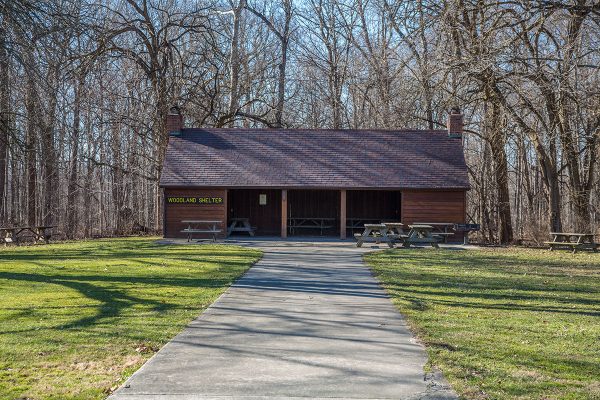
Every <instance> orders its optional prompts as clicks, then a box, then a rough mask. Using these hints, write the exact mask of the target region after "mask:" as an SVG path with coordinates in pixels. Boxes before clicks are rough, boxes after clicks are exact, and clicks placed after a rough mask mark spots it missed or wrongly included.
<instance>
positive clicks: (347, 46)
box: [0, 0, 600, 243]
mask: <svg viewBox="0 0 600 400" xmlns="http://www.w3.org/2000/svg"><path fill="white" fill-rule="evenodd" d="M0 11H1V14H0V15H1V16H0V18H1V20H0V102H1V103H0V116H1V120H0V226H4V225H14V224H17V225H18V224H52V225H57V226H58V230H59V231H60V232H62V233H63V234H64V235H65V236H66V237H69V238H79V237H90V236H97V235H117V234H127V233H134V232H136V231H148V232H152V231H155V230H159V229H160V224H161V221H160V215H161V207H162V206H161V204H160V201H159V199H160V192H159V189H158V177H159V176H160V172H161V162H162V158H163V154H164V151H165V146H166V142H167V139H168V137H167V135H166V133H165V129H163V128H164V121H165V116H166V114H167V113H168V111H169V108H170V106H171V105H173V104H177V105H179V106H180V107H181V109H182V110H183V113H184V115H185V117H186V124H188V125H189V126H207V127H208V126H210V127H227V126H244V127H290V128H293V127H304V128H353V129H358V128H373V127H377V128H390V129H393V128H433V129H443V128H444V127H445V123H446V116H447V113H448V110H449V109H451V108H452V107H454V106H459V107H460V108H461V109H462V110H463V112H464V114H465V121H466V122H467V126H466V134H465V135H464V145H465V148H466V151H467V162H468V165H469V171H470V178H471V183H472V190H471V191H470V192H469V212H468V215H469V218H470V219H471V220H472V221H471V222H477V223H481V224H482V231H481V232H480V239H481V240H484V241H487V242H501V243H508V242H518V241H533V242H535V241H540V240H545V239H546V238H547V234H548V232H549V231H550V230H572V229H573V230H577V231H594V232H596V231H597V229H598V227H599V224H598V222H599V217H598V208H599V207H600V192H599V189H600V171H598V153H599V151H600V150H599V146H598V137H599V135H600V74H599V69H600V3H599V2H597V1H591V0H556V1H551V0H544V1H542V0H530V1H527V0H414V1H407V0H263V1H257V0H198V1H183V0H104V1H96V2H91V1H87V0H79V1H76V0H0Z"/></svg>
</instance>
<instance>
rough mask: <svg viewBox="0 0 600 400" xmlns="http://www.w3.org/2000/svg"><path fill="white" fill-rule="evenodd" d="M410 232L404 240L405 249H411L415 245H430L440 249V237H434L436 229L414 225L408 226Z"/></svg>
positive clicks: (423, 225) (429, 226)
mask: <svg viewBox="0 0 600 400" xmlns="http://www.w3.org/2000/svg"><path fill="white" fill-rule="evenodd" d="M408 227H409V228H410V231H409V232H408V235H407V237H406V238H404V241H403V245H404V247H410V246H411V245H413V244H430V245H431V246H432V247H435V248H438V247H439V246H438V241H439V236H438V237H436V236H435V235H434V227H433V226H431V225H425V224H413V225H409V226H408Z"/></svg>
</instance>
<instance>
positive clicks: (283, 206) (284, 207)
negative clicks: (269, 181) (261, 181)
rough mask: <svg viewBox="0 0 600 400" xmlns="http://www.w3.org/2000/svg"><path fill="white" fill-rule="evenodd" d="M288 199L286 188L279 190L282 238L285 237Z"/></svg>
mask: <svg viewBox="0 0 600 400" xmlns="http://www.w3.org/2000/svg"><path fill="white" fill-rule="evenodd" d="M287 212H288V199H287V190H286V189H283V190H282V191H281V237H282V238H283V239H286V238H287V220H288V215H287Z"/></svg>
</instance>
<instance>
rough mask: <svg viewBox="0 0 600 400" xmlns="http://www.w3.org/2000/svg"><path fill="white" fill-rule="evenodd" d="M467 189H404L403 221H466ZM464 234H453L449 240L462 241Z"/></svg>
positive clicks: (410, 222) (408, 222) (406, 222)
mask: <svg viewBox="0 0 600 400" xmlns="http://www.w3.org/2000/svg"><path fill="white" fill-rule="evenodd" d="M465 193H466V192H465V191H464V190H461V191H403V192H402V223H403V224H405V225H408V224H412V223H415V222H452V223H465V221H466V212H467V211H466V195H465ZM462 238H463V236H462V234H456V235H454V236H451V237H450V238H449V239H448V240H451V241H460V240H462Z"/></svg>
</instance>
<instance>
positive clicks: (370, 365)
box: [111, 241, 456, 400]
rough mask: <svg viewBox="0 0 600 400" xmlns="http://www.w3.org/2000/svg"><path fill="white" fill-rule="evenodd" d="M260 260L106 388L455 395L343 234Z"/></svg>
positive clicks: (268, 245) (229, 394) (157, 395)
mask: <svg viewBox="0 0 600 400" xmlns="http://www.w3.org/2000/svg"><path fill="white" fill-rule="evenodd" d="M246 244H248V245H252V246H257V247H259V248H261V249H262V250H263V251H264V252H265V254H264V257H263V259H262V260H261V261H260V262H258V263H257V264H256V265H255V266H254V267H252V268H251V269H250V270H249V271H248V273H246V275H244V276H243V277H242V278H241V279H240V280H238V281H237V283H236V284H234V285H233V286H232V287H231V288H230V289H229V290H228V291H227V292H226V293H225V294H224V295H223V296H221V298H220V299H219V300H218V301H217V302H215V303H214V304H213V305H212V306H211V307H210V308H208V309H207V310H206V311H205V312H204V313H203V314H202V315H201V316H200V317H199V318H198V319H196V320H195V321H193V322H192V323H191V324H190V325H189V326H188V327H187V328H186V329H185V330H184V331H183V332H182V333H181V334H179V335H178V336H176V337H175V338H174V339H173V340H172V341H171V342H170V343H168V344H167V345H166V346H165V347H164V348H163V349H161V350H160V351H159V352H158V353H157V354H156V355H155V356H154V357H153V358H152V359H151V360H150V361H148V362H147V363H146V364H145V365H144V366H143V367H142V368H141V369H140V370H139V371H138V372H136V373H135V374H134V375H133V376H132V377H131V378H130V379H129V380H128V381H127V382H126V384H125V385H124V386H123V387H122V388H121V389H119V390H118V391H117V392H116V393H115V394H114V395H113V396H112V397H111V399H113V400H125V399H142V398H143V399H160V400H165V399H182V400H186V399H209V398H214V399H223V398H236V399H238V398H239V399H263V398H265V399H266V398H268V399H279V398H294V397H304V398H344V399H375V398H379V399H455V398H456V397H455V395H454V394H453V392H452V391H451V390H449V389H448V388H447V386H445V385H444V384H443V382H442V380H441V379H440V378H439V377H432V376H425V374H424V373H423V365H424V364H425V362H426V353H425V351H424V349H423V348H422V346H421V345H419V344H418V343H417V342H416V341H415V340H414V338H413V337H412V335H411V333H410V332H409V330H408V329H407V327H406V325H405V323H404V321H403V318H402V317H401V315H400V314H399V313H398V312H397V311H396V309H395V308H394V306H393V305H392V303H391V301H390V299H389V298H388V297H387V296H386V294H385V292H384V291H383V290H382V289H381V288H380V287H379V285H378V283H377V281H376V280H375V279H374V278H373V277H372V276H371V273H370V271H369V270H368V269H367V268H366V267H365V266H364V264H363V263H362V261H361V255H362V253H364V251H365V250H366V251H368V250H370V249H369V248H367V249H357V248H356V247H354V246H353V245H352V244H351V243H307V242H281V241H280V242H268V241H267V242H265V241H250V242H248V243H246Z"/></svg>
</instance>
